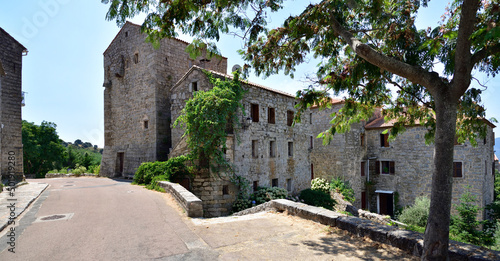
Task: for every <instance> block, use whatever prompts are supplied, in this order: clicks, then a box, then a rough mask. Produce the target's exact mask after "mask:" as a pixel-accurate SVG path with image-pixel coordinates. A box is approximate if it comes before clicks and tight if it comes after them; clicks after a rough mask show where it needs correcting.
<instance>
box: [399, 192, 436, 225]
mask: <svg viewBox="0 0 500 261" xmlns="http://www.w3.org/2000/svg"><path fill="white" fill-rule="evenodd" d="M430 205H431V200H430V199H429V198H428V197H417V198H416V199H415V203H414V204H413V205H411V206H409V207H407V208H405V209H403V211H402V212H401V214H400V215H399V217H398V220H399V221H400V222H403V223H405V224H407V225H412V226H419V227H425V226H426V225H427V218H428V217H429V208H430Z"/></svg>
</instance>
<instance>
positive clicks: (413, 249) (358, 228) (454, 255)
mask: <svg viewBox="0 0 500 261" xmlns="http://www.w3.org/2000/svg"><path fill="white" fill-rule="evenodd" d="M269 209H274V210H276V211H280V212H281V211H283V212H284V211H286V212H287V213H288V214H291V215H295V216H299V217H301V218H304V219H309V220H313V221H316V222H318V223H321V224H324V225H329V226H332V227H338V228H340V229H343V230H346V231H349V232H350V233H352V234H354V235H357V236H359V237H369V238H370V239H372V240H374V241H378V242H381V243H384V244H388V245H391V246H394V247H397V248H400V249H402V250H404V251H407V252H409V253H412V254H413V255H415V256H421V254H422V249H423V243H424V241H423V235H422V234H420V233H418V232H414V231H408V230H403V229H399V228H397V227H392V226H386V225H382V224H379V223H377V222H374V221H371V220H366V219H362V218H358V217H352V216H347V215H344V214H341V213H338V212H335V211H331V210H327V209H324V208H319V207H314V206H310V205H307V204H304V203H298V202H293V201H290V200H286V199H277V200H272V201H270V202H267V203H265V204H262V205H260V206H256V207H253V208H250V209H247V210H244V211H242V212H238V213H235V215H243V214H250V213H256V212H259V211H263V210H269ZM449 256H450V260H500V252H497V251H492V250H485V249H483V248H481V247H478V246H474V245H470V244H464V243H461V242H456V241H452V240H450V246H449Z"/></svg>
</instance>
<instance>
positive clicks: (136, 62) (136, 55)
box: [134, 53, 139, 64]
mask: <svg viewBox="0 0 500 261" xmlns="http://www.w3.org/2000/svg"><path fill="white" fill-rule="evenodd" d="M134 63H135V64H138V63H139V54H138V53H135V54H134Z"/></svg>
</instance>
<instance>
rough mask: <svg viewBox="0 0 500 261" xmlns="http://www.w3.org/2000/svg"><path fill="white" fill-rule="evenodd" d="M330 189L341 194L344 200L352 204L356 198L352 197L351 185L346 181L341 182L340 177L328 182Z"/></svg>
mask: <svg viewBox="0 0 500 261" xmlns="http://www.w3.org/2000/svg"><path fill="white" fill-rule="evenodd" d="M330 189H331V190H333V191H336V192H337V193H340V194H342V196H344V199H345V200H347V201H349V202H351V203H354V201H356V198H355V197H354V189H353V188H352V187H351V183H349V181H348V180H343V179H342V178H340V177H337V178H333V179H332V181H331V182H330Z"/></svg>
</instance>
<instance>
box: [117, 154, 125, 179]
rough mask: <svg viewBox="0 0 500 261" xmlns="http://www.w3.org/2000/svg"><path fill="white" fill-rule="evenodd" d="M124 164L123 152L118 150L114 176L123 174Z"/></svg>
mask: <svg viewBox="0 0 500 261" xmlns="http://www.w3.org/2000/svg"><path fill="white" fill-rule="evenodd" d="M124 165H125V152H118V153H117V154H116V169H115V177H121V176H123V167H124Z"/></svg>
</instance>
